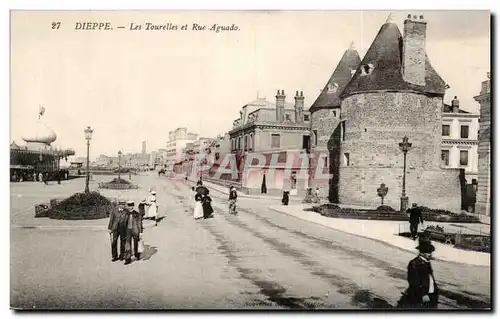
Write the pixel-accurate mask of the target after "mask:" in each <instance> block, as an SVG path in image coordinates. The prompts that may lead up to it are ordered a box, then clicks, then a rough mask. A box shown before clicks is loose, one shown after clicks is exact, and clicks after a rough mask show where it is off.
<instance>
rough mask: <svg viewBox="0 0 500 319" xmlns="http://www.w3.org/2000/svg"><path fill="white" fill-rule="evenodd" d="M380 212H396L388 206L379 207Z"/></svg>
mask: <svg viewBox="0 0 500 319" xmlns="http://www.w3.org/2000/svg"><path fill="white" fill-rule="evenodd" d="M377 211H378V212H395V211H396V210H395V209H394V208H392V207H391V206H388V205H382V206H379V207H377Z"/></svg>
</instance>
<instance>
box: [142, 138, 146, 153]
mask: <svg viewBox="0 0 500 319" xmlns="http://www.w3.org/2000/svg"><path fill="white" fill-rule="evenodd" d="M141 153H142V154H143V155H144V154H146V141H143V142H142V152H141Z"/></svg>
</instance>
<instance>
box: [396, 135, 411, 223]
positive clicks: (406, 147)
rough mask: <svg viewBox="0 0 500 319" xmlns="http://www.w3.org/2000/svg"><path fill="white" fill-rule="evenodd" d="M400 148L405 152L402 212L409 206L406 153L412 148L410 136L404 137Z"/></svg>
mask: <svg viewBox="0 0 500 319" xmlns="http://www.w3.org/2000/svg"><path fill="white" fill-rule="evenodd" d="M399 149H400V150H401V151H402V152H403V156H404V159H403V189H402V191H401V212H403V213H404V212H406V208H407V207H408V197H407V196H406V153H408V151H409V150H410V149H411V143H409V142H408V137H407V136H405V137H403V142H402V143H399Z"/></svg>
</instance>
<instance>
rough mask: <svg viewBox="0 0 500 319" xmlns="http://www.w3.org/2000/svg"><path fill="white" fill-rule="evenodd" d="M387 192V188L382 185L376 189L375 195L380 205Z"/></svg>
mask: <svg viewBox="0 0 500 319" xmlns="http://www.w3.org/2000/svg"><path fill="white" fill-rule="evenodd" d="M388 192H389V188H388V187H386V186H385V184H384V183H382V184H380V187H379V188H377V195H378V196H379V197H380V198H381V199H382V205H384V197H385V196H387V193H388Z"/></svg>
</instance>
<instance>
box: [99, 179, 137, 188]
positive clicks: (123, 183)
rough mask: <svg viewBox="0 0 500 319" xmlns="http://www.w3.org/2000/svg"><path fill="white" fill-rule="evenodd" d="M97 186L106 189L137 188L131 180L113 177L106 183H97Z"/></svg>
mask: <svg viewBox="0 0 500 319" xmlns="http://www.w3.org/2000/svg"><path fill="white" fill-rule="evenodd" d="M99 188H106V189H137V188H139V187H138V186H137V185H134V184H132V183H131V182H129V181H127V180H125V179H122V178H115V179H113V180H112V181H111V182H108V183H99Z"/></svg>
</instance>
